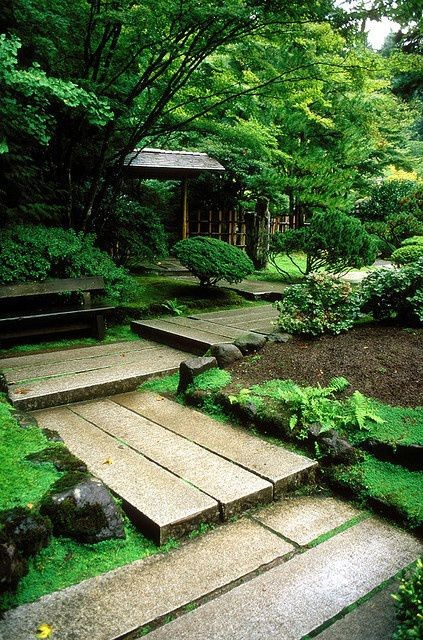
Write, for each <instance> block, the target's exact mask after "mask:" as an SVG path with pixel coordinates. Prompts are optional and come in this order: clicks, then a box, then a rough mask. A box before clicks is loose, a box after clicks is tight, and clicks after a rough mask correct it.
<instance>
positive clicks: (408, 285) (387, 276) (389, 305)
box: [357, 258, 423, 324]
mask: <svg viewBox="0 0 423 640" xmlns="http://www.w3.org/2000/svg"><path fill="white" fill-rule="evenodd" d="M357 301H358V304H359V306H360V309H361V311H363V312H364V313H371V314H372V315H373V317H374V318H375V320H384V319H389V318H392V317H396V318H397V320H398V321H399V322H401V323H404V324H408V323H410V324H420V323H422V322H423V258H419V259H418V260H417V261H416V262H413V263H412V264H409V265H406V266H404V267H402V268H400V269H394V270H392V271H391V270H389V271H388V270H386V269H377V270H376V271H373V273H371V274H370V275H369V276H368V277H367V278H366V279H365V280H363V282H362V283H361V285H360V287H359V288H358V290H357Z"/></svg>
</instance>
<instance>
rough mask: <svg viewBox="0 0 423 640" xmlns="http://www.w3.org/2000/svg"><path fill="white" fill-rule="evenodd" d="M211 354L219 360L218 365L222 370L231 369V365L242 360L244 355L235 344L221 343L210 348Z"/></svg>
mask: <svg viewBox="0 0 423 640" xmlns="http://www.w3.org/2000/svg"><path fill="white" fill-rule="evenodd" d="M210 353H211V355H212V356H214V357H215V358H216V360H217V364H218V365H219V367H220V368H221V369H224V368H225V367H229V365H231V364H233V363H234V362H237V361H238V360H242V353H241V351H240V350H239V349H238V347H236V346H235V345H234V344H231V343H228V342H220V343H219V344H213V345H212V346H211V347H210Z"/></svg>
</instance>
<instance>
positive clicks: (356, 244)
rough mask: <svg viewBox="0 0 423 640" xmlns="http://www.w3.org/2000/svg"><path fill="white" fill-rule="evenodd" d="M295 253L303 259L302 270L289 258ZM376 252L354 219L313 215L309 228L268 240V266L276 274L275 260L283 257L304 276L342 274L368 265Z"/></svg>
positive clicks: (371, 238) (330, 214)
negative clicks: (274, 269) (272, 268)
mask: <svg viewBox="0 0 423 640" xmlns="http://www.w3.org/2000/svg"><path fill="white" fill-rule="evenodd" d="M298 251H302V252H304V253H305V254H306V255H307V262H306V268H305V270H303V269H301V268H300V266H299V265H297V264H296V262H295V258H294V257H293V254H294V253H295V252H298ZM377 251H378V241H377V239H376V238H375V237H374V236H372V235H370V234H369V233H367V231H366V230H365V228H364V227H363V225H362V223H361V222H360V220H358V218H354V217H352V216H349V215H346V214H345V213H341V212H327V213H315V214H314V215H313V217H312V219H311V222H310V225H309V226H307V227H303V228H301V229H291V230H289V231H285V232H284V233H275V234H274V235H273V236H272V238H271V240H270V248H269V262H271V263H272V264H273V265H274V267H275V268H276V269H277V270H280V269H278V265H277V263H276V256H277V255H279V254H281V253H286V254H287V256H288V257H289V258H290V260H291V261H292V262H293V263H294V264H295V265H296V266H297V267H298V269H299V270H300V271H301V272H302V273H304V274H305V275H308V274H309V273H311V272H313V271H317V270H319V269H324V270H325V271H329V272H330V273H342V272H346V271H348V270H349V269H351V268H360V267H362V266H363V265H365V264H372V263H373V262H374V260H375V258H376V255H377Z"/></svg>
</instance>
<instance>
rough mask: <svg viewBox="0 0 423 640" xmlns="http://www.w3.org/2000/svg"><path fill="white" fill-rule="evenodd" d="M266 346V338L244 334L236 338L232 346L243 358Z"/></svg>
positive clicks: (254, 334) (256, 334)
mask: <svg viewBox="0 0 423 640" xmlns="http://www.w3.org/2000/svg"><path fill="white" fill-rule="evenodd" d="M265 344H266V336H264V335H262V334H261V333H253V332H251V333H246V334H245V335H243V336H240V337H239V338H237V339H236V340H235V342H234V345H235V346H236V347H238V349H239V350H240V351H241V353H242V354H243V355H244V356H245V355H247V354H249V353H254V352H255V351H259V350H260V349H261V348H262V347H264V345H265Z"/></svg>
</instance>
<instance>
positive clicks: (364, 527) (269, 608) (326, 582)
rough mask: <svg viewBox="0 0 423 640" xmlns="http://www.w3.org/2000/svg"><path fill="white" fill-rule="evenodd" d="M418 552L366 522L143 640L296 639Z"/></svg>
mask: <svg viewBox="0 0 423 640" xmlns="http://www.w3.org/2000/svg"><path fill="white" fill-rule="evenodd" d="M421 548H422V547H421V545H420V543H419V542H418V540H417V539H415V538H413V537H412V536H409V535H407V534H405V533H403V532H401V531H400V530H398V529H394V528H393V527H390V526H389V525H387V524H385V523H383V522H381V521H379V520H376V519H373V518H371V519H369V520H366V521H365V522H362V523H360V524H357V525H355V526H353V527H351V528H350V529H348V530H346V531H344V532H343V533H340V534H339V535H336V536H334V537H333V538H331V539H330V540H327V541H326V542H323V543H322V544H320V545H318V546H317V547H315V548H313V549H310V550H309V551H307V552H306V553H302V554H299V555H296V556H294V557H293V558H292V559H291V560H289V561H288V562H286V563H284V564H280V565H279V566H277V567H275V568H273V569H270V570H269V571H267V572H266V573H263V574H262V575H260V576H258V577H257V578H254V579H253V580H251V581H250V582H246V583H245V584H242V585H240V586H238V587H235V588H234V589H232V590H231V591H229V592H228V593H224V594H223V595H221V596H219V597H217V598H215V599H214V600H211V601H210V602H207V603H206V604H204V605H202V606H200V607H199V608H198V609H196V610H195V611H192V612H191V613H187V614H185V615H182V616H181V617H180V618H178V619H177V620H175V621H174V622H171V623H169V624H167V625H164V626H163V627H161V628H160V629H157V630H156V631H153V632H152V633H150V634H148V635H147V637H148V638H149V639H151V640H192V638H195V640H210V638H213V640H233V639H234V638H237V640H268V639H269V638H272V639H273V640H301V638H303V637H304V636H306V635H307V634H310V633H312V632H314V631H316V630H317V629H319V627H320V626H321V625H323V624H324V623H327V622H328V621H330V620H332V619H333V618H334V617H335V616H337V615H339V614H340V613H341V612H342V611H343V610H344V609H345V608H346V607H348V606H350V605H352V604H354V603H355V602H357V600H359V599H360V598H363V597H365V596H366V595H367V594H369V593H370V592H371V591H372V590H373V589H375V588H376V587H378V586H379V585H380V584H381V583H383V582H384V581H386V580H388V579H390V578H392V577H393V576H394V575H395V574H396V573H397V572H398V571H399V570H400V569H402V568H404V567H406V566H407V565H408V564H409V563H410V562H412V561H413V560H415V559H416V557H417V556H418V554H419V552H421ZM336 637H337V638H344V637H345V636H344V635H341V636H336ZM361 637H362V638H363V637H366V638H370V637H371V636H361Z"/></svg>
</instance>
